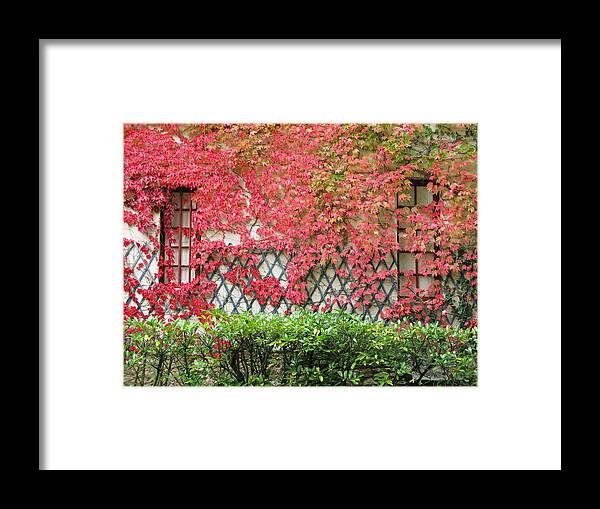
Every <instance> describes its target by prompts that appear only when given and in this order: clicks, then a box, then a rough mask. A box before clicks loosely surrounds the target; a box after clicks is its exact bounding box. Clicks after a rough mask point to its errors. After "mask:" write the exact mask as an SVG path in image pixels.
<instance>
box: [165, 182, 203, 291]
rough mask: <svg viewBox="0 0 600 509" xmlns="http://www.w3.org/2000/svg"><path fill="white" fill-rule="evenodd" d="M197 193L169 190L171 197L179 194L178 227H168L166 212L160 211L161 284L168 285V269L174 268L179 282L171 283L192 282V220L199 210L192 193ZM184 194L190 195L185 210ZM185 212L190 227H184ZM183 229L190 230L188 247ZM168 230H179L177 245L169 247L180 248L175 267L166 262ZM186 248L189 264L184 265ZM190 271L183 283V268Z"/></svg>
mask: <svg viewBox="0 0 600 509" xmlns="http://www.w3.org/2000/svg"><path fill="white" fill-rule="evenodd" d="M194 191H195V189H190V188H185V187H179V188H177V189H173V190H169V193H170V195H171V197H174V196H175V195H176V194H179V208H178V209H176V211H177V212H179V222H178V226H172V225H166V224H164V211H163V210H161V211H160V260H161V267H162V275H161V282H162V283H167V282H169V281H167V269H170V268H173V269H175V270H176V271H177V280H176V281H170V283H174V284H186V283H189V282H191V281H192V279H193V278H192V269H191V262H192V241H193V235H192V233H193V228H192V227H193V218H192V212H193V211H194V210H197V208H198V207H197V204H196V203H194V200H192V196H191V195H192V193H193V192H194ZM184 193H189V194H190V196H189V201H188V200H186V201H187V204H188V208H184V206H185V204H184V201H183V195H184ZM184 211H189V225H185V226H184V225H183V224H182V223H183V212H184ZM183 228H189V242H188V245H187V246H184V245H183ZM168 229H173V230H177V229H179V240H178V243H177V245H175V246H173V245H169V247H170V248H171V249H173V248H178V253H177V262H178V263H176V264H174V265H167V264H166V260H165V245H166V241H167V238H166V230H168ZM183 248H186V249H187V250H188V263H187V264H183V263H182V261H183V257H182V249H183ZM186 267H187V269H188V275H187V281H185V282H182V281H181V273H182V268H186Z"/></svg>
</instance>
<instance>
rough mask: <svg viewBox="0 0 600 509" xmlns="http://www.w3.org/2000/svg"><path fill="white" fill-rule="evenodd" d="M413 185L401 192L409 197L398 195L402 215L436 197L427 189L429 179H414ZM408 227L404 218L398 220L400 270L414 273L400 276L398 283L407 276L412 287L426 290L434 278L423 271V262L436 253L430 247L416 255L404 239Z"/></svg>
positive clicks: (406, 214)
mask: <svg viewBox="0 0 600 509" xmlns="http://www.w3.org/2000/svg"><path fill="white" fill-rule="evenodd" d="M412 184H413V185H412V186H411V188H410V189H407V190H406V191H402V193H399V194H400V195H408V197H407V199H405V200H400V199H399V196H397V202H396V205H397V208H398V209H400V211H401V212H402V214H401V217H402V216H404V217H406V216H408V215H409V214H411V213H412V212H413V210H415V208H416V207H418V206H424V205H429V204H430V203H431V202H432V201H433V200H434V199H435V196H434V194H433V193H432V192H431V191H430V190H429V189H427V181H424V180H414V181H412ZM406 229H407V223H406V222H405V221H403V220H402V219H400V220H399V222H398V243H399V244H400V250H399V251H398V270H399V271H400V272H401V273H403V272H409V271H412V272H413V273H414V275H412V276H400V277H399V280H398V283H399V286H400V285H402V284H403V283H404V282H405V278H406V277H411V279H412V281H411V287H412V288H416V289H421V290H425V289H427V288H429V285H431V283H432V281H433V278H432V277H431V276H428V275H425V274H423V272H422V269H421V268H422V267H423V262H424V261H425V260H427V259H433V256H434V253H433V250H432V249H430V250H428V251H426V252H425V253H423V254H422V255H421V257H420V259H418V258H417V257H416V253H413V252H411V251H410V250H409V247H410V246H408V245H407V242H406V241H404V239H405V238H406Z"/></svg>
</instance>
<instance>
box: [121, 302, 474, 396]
mask: <svg viewBox="0 0 600 509" xmlns="http://www.w3.org/2000/svg"><path fill="white" fill-rule="evenodd" d="M476 358H477V329H476V328H471V329H459V328H451V327H442V326H440V325H439V324H437V323H429V324H422V323H420V322H416V323H409V322H407V321H403V322H399V323H384V322H375V323H371V322H368V321H364V320H362V319H360V318H358V317H357V316H355V315H352V314H349V313H345V312H342V311H337V312H330V313H318V312H308V311H299V312H296V313H294V314H292V315H289V316H284V315H272V314H264V313H261V314H255V315H253V314H250V313H240V314H226V313H223V312H219V311H213V312H212V313H211V315H210V317H209V319H207V320H204V321H203V322H196V321H184V320H180V319H178V320H175V321H174V322H171V323H165V322H164V321H161V320H159V319H156V318H150V319H147V320H140V319H128V320H127V321H126V329H125V383H126V384H128V385H173V384H179V385H288V386H313V385H324V386H338V385H380V386H384V385H476V384H477V361H476Z"/></svg>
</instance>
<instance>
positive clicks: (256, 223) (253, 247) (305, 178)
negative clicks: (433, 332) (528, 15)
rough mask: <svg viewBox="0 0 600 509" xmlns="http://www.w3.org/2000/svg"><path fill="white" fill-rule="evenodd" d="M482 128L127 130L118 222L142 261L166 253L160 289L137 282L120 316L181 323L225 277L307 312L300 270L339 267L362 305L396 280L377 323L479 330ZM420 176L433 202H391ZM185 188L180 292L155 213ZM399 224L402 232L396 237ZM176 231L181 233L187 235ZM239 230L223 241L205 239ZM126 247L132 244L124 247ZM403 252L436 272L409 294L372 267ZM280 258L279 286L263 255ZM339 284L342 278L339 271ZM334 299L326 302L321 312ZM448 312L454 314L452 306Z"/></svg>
mask: <svg viewBox="0 0 600 509" xmlns="http://www.w3.org/2000/svg"><path fill="white" fill-rule="evenodd" d="M476 138H477V132H476V125H472V124H452V125H446V124H443V125H442V124H438V125H435V126H431V125H426V124H399V125H396V124H200V125H191V124H190V125H188V124H186V125H174V124H161V125H148V124H145V125H139V124H135V125H125V127H124V205H125V212H124V221H125V222H126V223H127V224H128V225H130V226H131V227H135V228H137V229H138V230H139V231H140V232H141V233H142V234H144V235H145V236H147V237H148V238H149V239H150V246H151V247H150V248H149V249H147V250H146V252H145V253H144V255H145V256H146V258H148V259H149V258H150V255H151V252H153V251H155V250H160V249H161V244H162V250H163V256H162V257H161V258H160V260H159V264H158V280H157V282H156V283H155V284H154V285H152V286H151V287H150V288H147V289H140V288H139V287H136V281H135V278H133V277H132V272H131V269H129V268H127V267H126V268H125V271H124V288H125V291H126V292H127V293H128V294H129V295H130V296H132V299H130V302H129V304H126V306H125V314H126V316H144V312H142V311H141V310H140V309H138V306H136V305H135V304H136V303H137V302H139V299H140V298H144V299H146V300H147V301H148V303H149V310H148V311H147V313H148V314H153V315H157V316H159V317H164V316H165V315H169V316H172V317H174V318H175V317H183V318H187V317H190V316H192V315H195V316H201V315H202V313H203V311H204V310H206V309H207V308H209V307H210V305H209V300H210V296H211V295H212V293H213V292H214V290H215V283H214V282H213V281H211V280H210V277H209V275H210V274H211V273H212V272H213V271H214V270H215V269H217V268H218V267H225V268H226V274H225V277H226V279H227V280H228V281H230V282H231V283H233V284H235V285H237V286H238V287H239V288H240V289H241V291H243V292H244V293H245V294H246V295H254V296H256V297H257V299H258V300H259V302H260V303H261V304H262V303H265V302H270V303H272V304H274V305H276V304H277V303H278V302H279V300H280V299H281V298H283V297H285V298H286V299H288V300H289V301H290V302H291V303H293V304H295V305H298V306H302V305H304V304H305V303H306V301H307V282H306V278H307V276H308V274H309V273H310V272H311V271H312V270H314V269H315V268H317V267H322V266H324V265H326V264H327V263H329V262H331V263H334V264H336V263H338V262H339V261H341V260H343V261H345V262H346V264H347V266H348V267H349V268H350V269H349V270H350V271H351V276H352V283H351V284H350V285H349V289H350V291H351V296H350V297H349V298H350V299H351V300H352V301H353V302H355V303H357V304H358V305H364V306H368V305H369V304H370V303H372V302H373V301H374V300H381V299H382V295H381V293H380V292H378V290H377V288H378V283H379V282H380V281H381V280H382V279H385V278H389V277H398V276H402V281H403V284H402V287H401V288H400V289H399V292H398V299H397V301H396V302H394V303H393V304H392V305H391V306H390V307H389V308H387V309H386V310H385V312H384V314H383V317H384V318H387V319H396V318H400V317H403V316H410V317H412V318H415V319H421V320H423V321H425V322H428V321H431V320H438V321H441V322H442V323H444V321H445V320H447V315H448V313H450V314H452V313H454V314H455V315H456V317H457V318H458V319H459V321H460V323H461V325H467V326H470V325H475V324H476V291H477V244H476V231H477V184H476V158H477V145H476ZM415 179H419V180H420V181H422V182H426V186H427V189H428V190H429V191H430V192H431V193H432V194H433V197H434V199H433V200H432V201H431V203H429V204H427V205H415V206H410V207H409V206H406V207H403V206H398V204H399V203H400V204H401V203H402V202H404V201H406V200H407V199H408V197H409V193H410V192H411V188H412V186H413V185H414V184H413V182H414V181H415ZM180 189H190V190H192V193H191V197H192V200H194V201H195V202H196V203H198V204H199V206H198V207H197V208H196V210H193V211H191V228H184V229H183V231H182V234H184V235H186V236H189V237H191V238H192V239H193V242H192V244H191V250H190V270H192V269H193V271H194V274H195V277H194V278H192V279H191V281H190V282H187V283H175V282H173V274H172V273H170V272H172V269H170V268H168V265H170V264H172V261H173V259H174V256H175V254H174V252H173V249H172V248H171V247H169V246H170V244H171V242H169V240H170V239H169V236H171V235H177V234H178V233H179V232H178V230H177V229H174V230H172V229H170V230H168V232H167V234H166V235H167V238H163V239H162V241H161V230H160V226H159V224H157V221H156V214H158V213H161V214H162V221H163V222H170V220H171V218H172V215H173V213H174V203H173V200H172V193H173V192H174V191H175V190H180ZM399 226H402V228H403V229H402V235H399ZM179 228H182V227H181V226H180V227H179ZM215 232H216V233H219V232H220V233H225V232H227V233H228V234H230V235H235V236H236V238H237V239H239V241H238V242H235V243H233V245H230V244H228V243H226V242H225V241H224V240H223V239H221V238H215V237H214V236H211V235H208V234H209V233H211V234H212V233H215ZM124 242H125V244H126V245H127V244H128V243H131V242H135V241H133V240H129V239H125V240H124ZM401 248H402V249H408V250H409V251H411V252H412V253H414V254H415V256H416V257H417V259H418V260H419V262H420V266H419V273H420V274H423V275H427V276H430V277H431V280H432V283H431V284H430V285H429V286H428V287H427V288H424V289H419V288H415V284H414V282H415V278H416V277H418V276H417V275H416V274H415V273H414V271H403V272H402V274H398V272H397V270H396V269H394V270H389V269H382V270H376V269H375V267H376V266H377V264H378V262H379V260H381V259H384V258H385V257H388V256H396V253H397V252H398V250H399V249H401ZM264 250H276V251H281V252H284V253H285V254H286V256H287V258H288V259H289V262H288V264H287V268H286V275H287V281H286V282H284V281H281V280H278V279H277V278H275V277H272V276H270V277H264V278H263V277H261V274H260V272H259V271H258V268H257V263H258V260H259V257H258V255H257V253H260V252H261V251H264ZM339 275H340V277H343V276H347V275H348V273H347V272H345V271H343V270H340V271H339ZM335 303H337V304H343V302H339V301H337V300H336V299H331V300H330V301H329V302H328V303H325V304H324V305H323V306H322V307H321V309H322V310H323V311H327V310H328V309H331V307H332V306H333V305H334V304H335ZM449 309H451V310H452V311H448V310H449Z"/></svg>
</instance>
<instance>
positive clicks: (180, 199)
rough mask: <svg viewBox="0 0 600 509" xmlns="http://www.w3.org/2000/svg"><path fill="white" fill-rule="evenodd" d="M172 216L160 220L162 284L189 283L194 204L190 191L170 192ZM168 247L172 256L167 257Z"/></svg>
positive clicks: (190, 279) (191, 278)
mask: <svg viewBox="0 0 600 509" xmlns="http://www.w3.org/2000/svg"><path fill="white" fill-rule="evenodd" d="M171 199H172V201H173V206H174V210H173V215H172V216H171V220H170V221H165V218H164V216H163V218H162V236H161V238H162V242H161V244H162V253H161V254H162V260H163V277H162V280H163V282H164V283H189V282H190V281H192V280H193V279H194V276H195V274H194V270H193V269H191V268H190V265H191V263H190V261H191V258H190V254H191V249H192V242H193V239H192V236H191V232H192V211H194V210H196V202H195V201H194V200H192V193H191V191H190V190H180V191H174V192H172V196H171ZM165 247H169V248H170V249H171V250H173V255H174V257H173V256H168V255H167V252H168V250H165Z"/></svg>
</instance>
